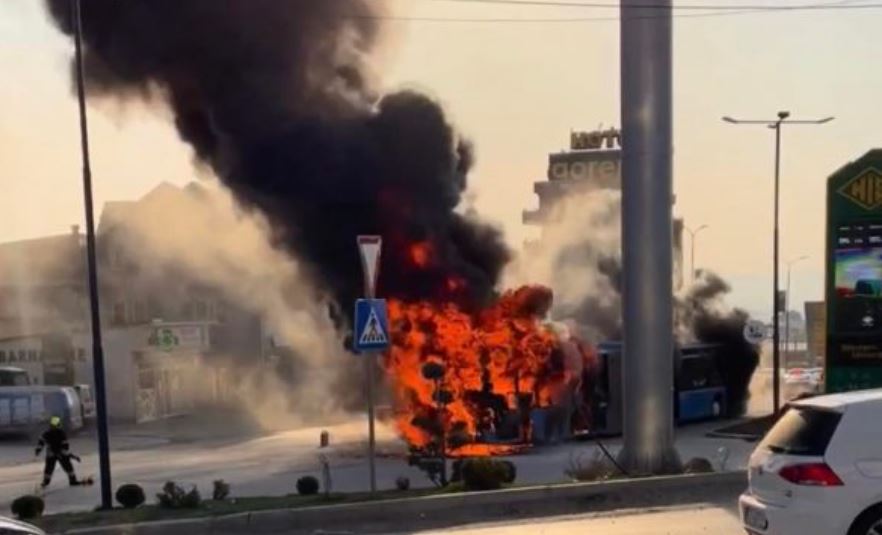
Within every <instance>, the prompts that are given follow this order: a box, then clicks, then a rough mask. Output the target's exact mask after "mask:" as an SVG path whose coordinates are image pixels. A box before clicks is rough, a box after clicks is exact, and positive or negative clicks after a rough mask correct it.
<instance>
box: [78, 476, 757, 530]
mask: <svg viewBox="0 0 882 535" xmlns="http://www.w3.org/2000/svg"><path fill="white" fill-rule="evenodd" d="M746 486H747V475H746V473H745V472H743V471H739V472H725V473H719V474H717V473H715V474H699V475H687V476H664V477H651V478H641V479H628V480H617V481H607V482H601V483H569V484H561V485H546V486H538V487H524V488H514V489H504V490H499V491H490V492H464V493H457V494H442V495H436V496H422V497H417V498H401V499H394V500H383V501H368V502H359V503H351V504H340V505H322V506H314V507H303V508H297V509H276V510H265V511H254V512H244V513H236V514H232V515H224V516H216V517H203V518H194V519H182V520H167V521H160V522H144V523H138V524H126V525H117V526H105V527H99V528H80V529H75V530H69V531H65V532H63V533H64V535H116V534H124V535H159V534H164V535H165V534H168V535H177V534H181V535H185V534H186V535H221V534H258V533H281V532H284V533H290V534H298V533H313V532H314V531H315V530H316V529H325V530H327V529H329V528H336V529H341V528H344V527H349V528H353V527H357V528H358V530H359V532H360V533H371V532H383V531H387V532H388V531H397V532H402V531H411V530H416V529H431V528H438V527H450V526H455V525H461V524H467V523H469V524H470V523H478V522H488V521H493V520H495V519H505V520H513V519H516V518H536V517H543V516H555V515H565V514H575V513H591V512H602V511H614V510H620V509H627V508H635V507H651V506H660V505H673V504H683V503H701V502H707V501H713V500H714V499H716V500H729V499H734V498H733V496H732V494H733V493H734V494H735V495H737V493H740V492H741V490H743V489H744V488H746Z"/></svg>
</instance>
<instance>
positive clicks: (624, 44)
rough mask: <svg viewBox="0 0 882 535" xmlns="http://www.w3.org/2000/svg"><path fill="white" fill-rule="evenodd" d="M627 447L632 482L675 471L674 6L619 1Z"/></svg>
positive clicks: (623, 459)
mask: <svg viewBox="0 0 882 535" xmlns="http://www.w3.org/2000/svg"><path fill="white" fill-rule="evenodd" d="M620 10H621V16H620V21H621V33H620V36H621V37H620V38H621V92H622V97H621V106H622V110H621V114H622V267H623V275H624V276H623V287H622V294H623V295H622V297H623V299H622V302H623V327H624V329H623V330H624V346H623V359H622V360H623V362H622V371H623V373H622V379H623V381H622V383H623V384H622V386H623V389H624V397H623V399H624V422H623V424H624V425H623V431H624V444H623V447H622V451H621V452H620V454H619V455H620V462H619V464H620V465H622V467H623V468H624V470H625V471H626V472H627V473H628V474H632V475H637V476H640V475H651V474H661V473H668V472H674V471H676V470H677V469H678V468H679V465H680V460H679V457H678V455H677V452H676V450H675V449H674V403H673V402H674V395H673V393H674V363H673V356H674V343H673V329H674V322H673V265H672V264H673V243H672V233H671V228H672V213H671V212H672V206H671V205H672V203H673V188H672V181H671V175H672V156H673V145H672V118H671V100H672V97H671V95H672V85H671V56H672V52H671V0H655V1H654V2H652V5H651V6H650V5H648V4H647V3H646V1H645V0H622V2H621V8H620Z"/></svg>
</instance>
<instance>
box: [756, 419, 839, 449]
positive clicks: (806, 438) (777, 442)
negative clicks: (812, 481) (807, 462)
mask: <svg viewBox="0 0 882 535" xmlns="http://www.w3.org/2000/svg"><path fill="white" fill-rule="evenodd" d="M841 419H842V415H841V414H839V413H838V412H834V411H829V410H822V409H816V408H813V407H791V408H790V409H788V410H787V412H785V413H784V415H783V416H781V419H780V420H778V423H776V424H775V425H774V426H773V427H772V429H771V430H769V432H768V434H767V435H766V437H765V438H764V439H763V441H762V443H760V447H761V448H766V449H768V450H770V451H772V452H775V453H783V454H785V455H805V456H810V457H822V456H823V455H824V453H825V452H826V451H827V446H828V445H829V444H830V439H832V438H833V433H834V432H836V427H837V426H838V425H839V420H841Z"/></svg>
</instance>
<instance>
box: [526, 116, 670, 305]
mask: <svg viewBox="0 0 882 535" xmlns="http://www.w3.org/2000/svg"><path fill="white" fill-rule="evenodd" d="M621 168H622V149H621V134H620V132H619V131H618V130H616V129H612V128H611V129H607V130H595V131H591V132H571V133H570V149H569V150H564V151H560V152H552V153H550V154H549V155H548V168H547V169H548V170H547V173H546V177H545V179H544V180H540V181H537V182H535V183H534V184H533V191H534V192H535V194H536V196H537V197H538V200H539V204H538V207H537V208H535V209H533V210H525V211H524V212H523V217H522V219H523V222H524V223H525V224H527V225H533V226H537V227H539V228H540V229H541V230H542V234H544V229H545V228H546V227H547V226H549V225H553V224H554V223H556V218H557V217H559V216H560V213H561V212H560V211H559V210H557V209H556V208H557V207H558V206H560V204H561V203H562V202H563V201H565V200H567V199H574V198H578V196H579V195H583V194H586V193H590V192H593V191H599V190H613V191H621V189H622V169H621ZM671 202H672V203H674V202H675V199H671ZM671 231H672V233H673V247H674V251H673V253H674V254H673V256H674V266H673V270H674V286H675V287H676V288H680V287H682V285H683V220H682V219H677V218H675V219H674V222H673V228H672V230H671ZM542 234H540V237H539V239H538V241H541V240H542ZM530 245H535V243H534V244H528V247H529V246H530Z"/></svg>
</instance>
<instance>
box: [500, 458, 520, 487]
mask: <svg viewBox="0 0 882 535" xmlns="http://www.w3.org/2000/svg"><path fill="white" fill-rule="evenodd" d="M501 463H502V467H503V468H505V479H503V480H502V482H503V483H505V484H506V485H511V484H512V483H514V482H515V479H517V478H518V467H517V466H515V463H513V462H511V461H501Z"/></svg>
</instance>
